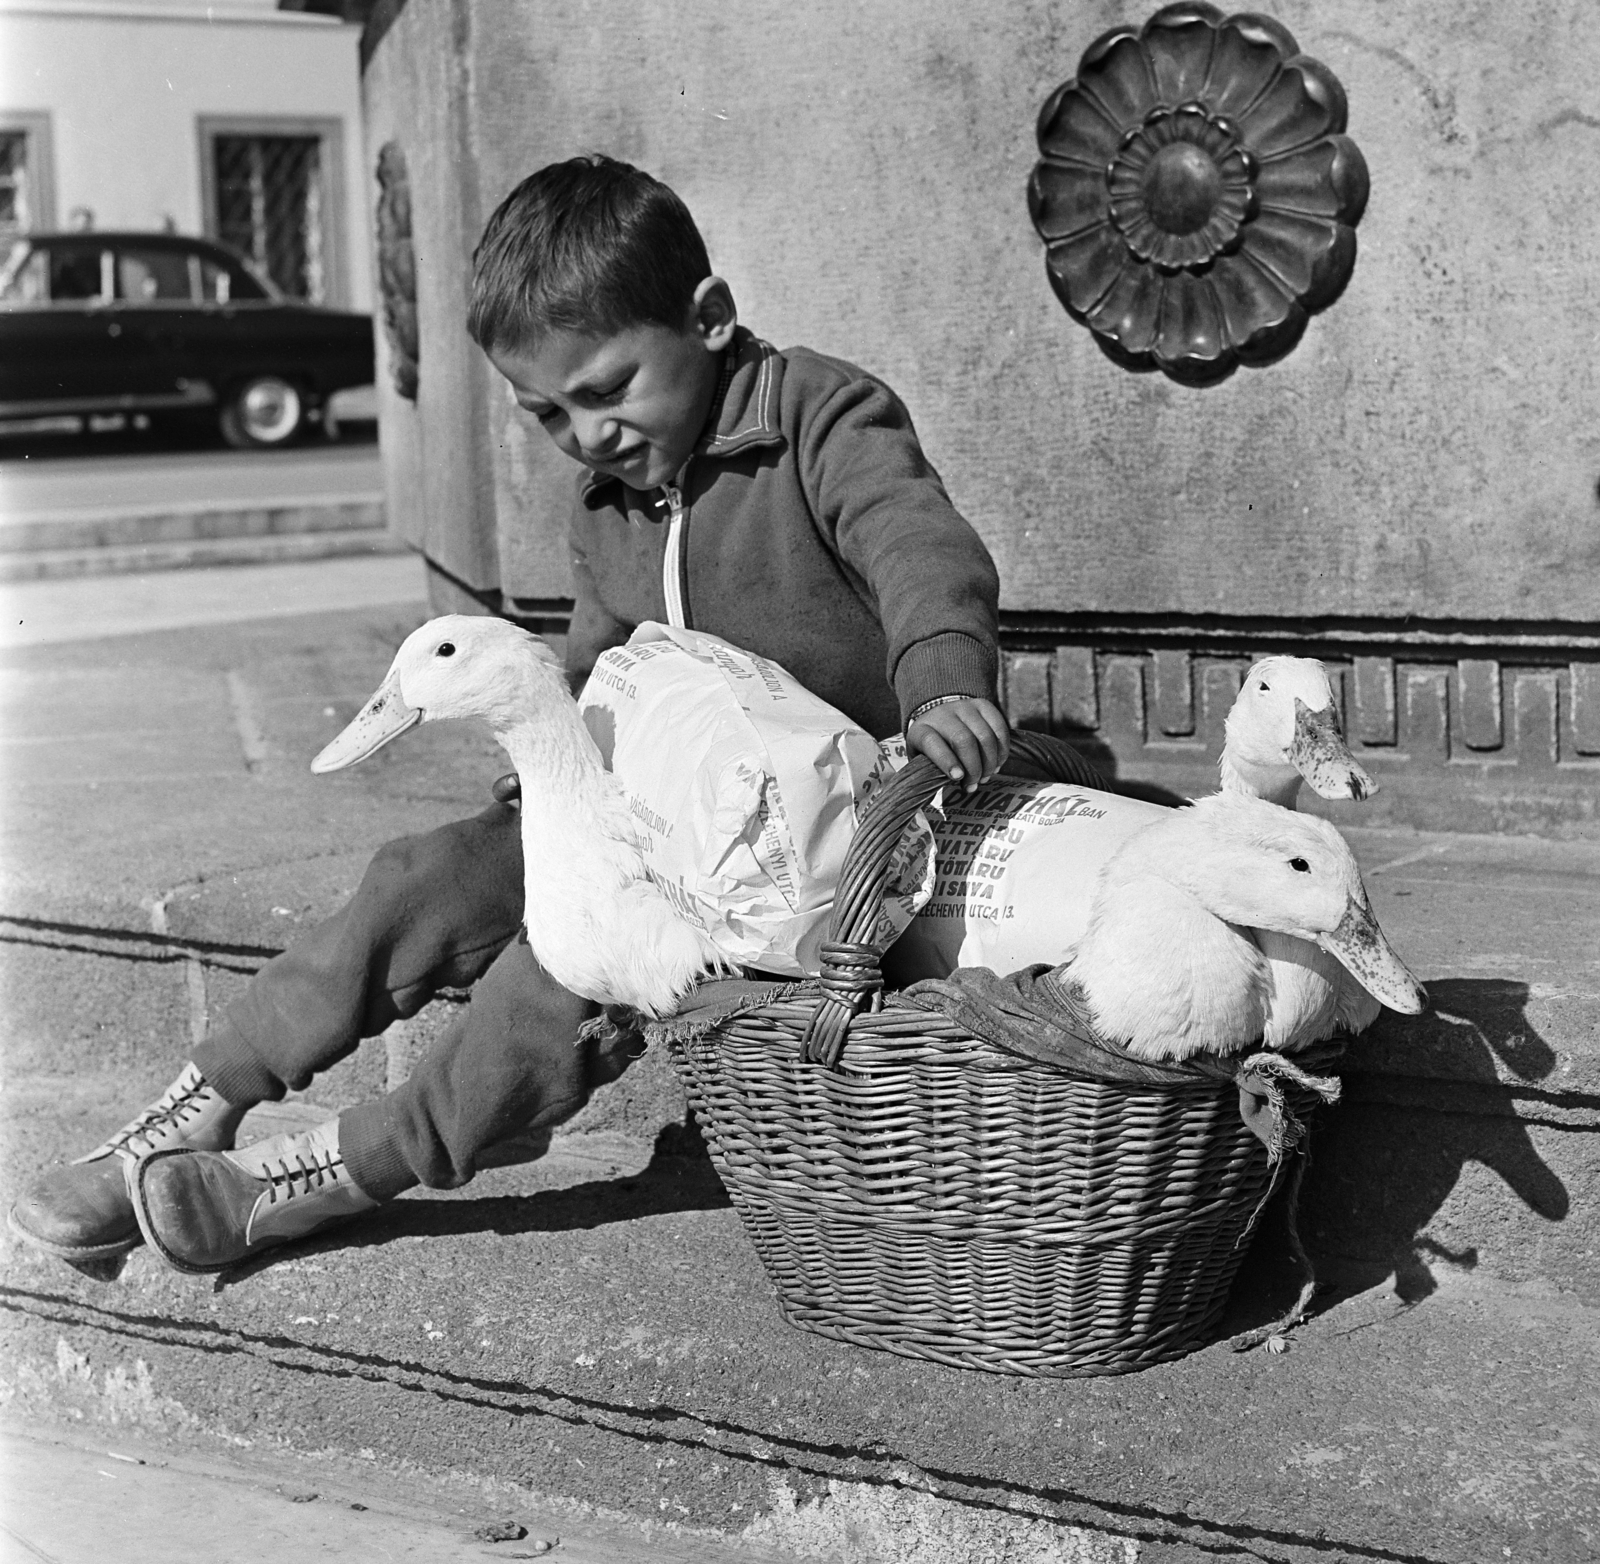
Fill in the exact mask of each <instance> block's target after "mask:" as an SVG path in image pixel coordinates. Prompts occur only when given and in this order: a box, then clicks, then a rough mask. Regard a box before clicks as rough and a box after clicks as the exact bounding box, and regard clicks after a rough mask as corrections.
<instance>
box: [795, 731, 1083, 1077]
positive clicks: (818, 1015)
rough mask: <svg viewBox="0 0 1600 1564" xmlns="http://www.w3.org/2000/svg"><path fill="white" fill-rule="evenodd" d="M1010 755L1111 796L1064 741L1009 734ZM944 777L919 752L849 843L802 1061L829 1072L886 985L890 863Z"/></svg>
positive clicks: (871, 808)
mask: <svg viewBox="0 0 1600 1564" xmlns="http://www.w3.org/2000/svg"><path fill="white" fill-rule="evenodd" d="M1011 753H1012V754H1013V755H1015V756H1017V757H1019V758H1021V759H1023V760H1027V761H1029V762H1030V763H1031V764H1033V765H1035V766H1037V767H1039V769H1040V770H1042V771H1043V772H1044V773H1045V774H1046V775H1047V776H1048V777H1049V778H1050V779H1051V780H1052V781H1053V782H1068V783H1076V784H1077V785H1078V786H1079V787H1092V788H1098V789H1100V791H1102V792H1107V793H1109V792H1112V791H1113V790H1114V789H1113V787H1112V784H1111V783H1110V782H1109V781H1108V780H1107V779H1106V778H1105V777H1104V776H1103V775H1102V774H1101V773H1100V771H1099V770H1098V769H1097V768H1096V767H1095V766H1093V765H1092V764H1091V763H1090V762H1089V761H1087V760H1085V759H1084V757H1083V756H1082V755H1080V754H1079V753H1078V752H1077V750H1075V749H1074V748H1073V747H1072V746H1071V745H1070V744H1067V743H1064V742H1063V741H1062V740H1061V739H1055V738H1051V737H1049V736H1048V735H1047V734H1043V733H1030V732H1027V731H1025V730H1021V729H1018V730H1014V731H1013V732H1012V734H1011ZM948 781H949V778H948V777H947V776H946V775H945V774H944V772H943V771H941V770H940V769H939V767H938V766H936V765H935V764H934V763H933V762H932V761H931V760H929V759H928V757H927V756H926V755H917V756H915V757H913V759H912V760H911V761H910V762H909V763H908V764H907V765H906V766H905V767H904V768H903V769H902V770H900V771H899V772H897V773H896V774H895V775H894V776H892V777H891V778H890V779H889V780H888V781H887V782H886V783H884V785H883V787H882V788H881V789H880V790H879V792H878V796H877V797H876V798H874V799H873V800H872V802H871V803H870V804H868V805H867V810H866V813H865V815H863V817H862V820H861V824H860V826H859V827H858V828H857V830H856V834H855V836H854V837H853V838H852V839H851V842H850V847H849V850H848V851H847V852H846V854H845V859H844V868H843V870H842V871H841V872H840V875H839V888H838V890H837V891H835V893H834V898H833V918H832V921H831V922H830V924H829V927H828V938H827V939H826V940H825V941H824V942H823V945H822V948H821V951H820V955H821V958H822V971H821V973H820V974H819V978H818V982H819V984H820V986H821V989H822V998H821V999H819V1000H818V1001H817V1008H816V1010H815V1011H814V1012H813V1013H812V1016H811V1020H810V1023H809V1024H808V1025H807V1027H806V1031H805V1035H804V1036H803V1037H802V1038H801V1039H800V1058H801V1059H802V1060H806V1061H810V1062H813V1063H816V1064H822V1065H826V1066H827V1067H828V1068H830V1069H831V1068H832V1067H833V1066H834V1065H836V1064H837V1063H838V1062H839V1055H840V1053H841V1052H842V1051H843V1049H844V1044H845V1038H846V1037H847V1036H848V1034H849V1031H850V1023H851V1022H852V1021H853V1020H854V1019H855V1018H856V1016H857V1015H858V1014H860V1012H861V1011H862V1010H863V1009H864V1008H865V1006H866V1004H867V1002H868V1001H869V1000H870V999H871V998H872V997H873V996H874V995H876V994H878V993H879V992H881V991H882V988H883V972H882V970H881V968H880V965H879V963H880V962H881V961H882V959H883V951H882V950H880V949H879V948H878V946H876V945H874V944H871V943H870V939H871V936H872V935H873V934H875V933H876V932H877V927H878V914H879V911H880V909H881V908H882V906H883V888H884V883H885V881H887V879H888V877H889V861H890V859H891V857H892V856H893V854H894V850H895V848H896V846H897V845H898V844H899V841H900V838H901V835H902V834H903V833H904V831H905V828H906V826H907V825H909V824H910V822H911V817H912V816H913V815H915V814H916V812H917V811H918V810H919V809H925V808H926V807H927V806H928V804H929V803H931V802H932V800H933V797H934V795H935V794H936V793H937V792H938V791H939V789H940V788H942V787H944V786H945V785H946V783H947V782H948Z"/></svg>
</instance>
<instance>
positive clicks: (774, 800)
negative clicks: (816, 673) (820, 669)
mask: <svg viewBox="0 0 1600 1564" xmlns="http://www.w3.org/2000/svg"><path fill="white" fill-rule="evenodd" d="M578 706H579V710H580V711H581V712H582V714H583V720H584V723H585V725H586V726H587V727H588V729H589V732H590V734H591V735H592V736H593V738H594V739H595V742H596V743H597V744H598V745H599V747H600V752H601V755H602V756H603V757H604V758H605V761H606V764H607V765H608V766H609V767H610V768H611V770H612V772H613V773H614V774H615V776H616V778H617V780H618V781H619V782H620V783H621V784H622V788H623V791H624V793H625V794H626V795H627V799H628V805H629V808H630V809H631V810H632V812H633V816H634V819H635V821H636V822H637V823H638V826H639V836H640V841H641V844H642V846H643V848H644V853H645V867H646V871H647V872H648V873H649V875H650V877H651V879H652V880H654V881H655V882H656V883H657V884H658V885H660V886H661V888H662V889H663V890H664V891H665V892H666V893H667V894H668V895H669V896H671V897H672V898H673V900H674V901H675V902H676V904H677V905H678V906H679V908H680V909H681V910H682V911H683V913H684V914H685V916H687V917H689V918H691V919H692V920H693V921H694V922H695V923H697V924H698V925H699V926H700V927H701V928H703V929H704V930H705V931H706V933H707V935H708V936H709V937H710V939H711V941H712V943H713V944H715V945H716V947H717V949H718V950H720V951H722V952H723V954H724V955H726V956H727V957H728V959H729V961H730V962H732V963H733V964H734V965H736V966H741V967H757V968H759V969H760V970H762V971H764V972H775V973H781V974H787V975H789V976H793V977H801V976H807V975H810V974H814V973H815V972H816V971H817V968H818V965H819V956H818V950H819V947H820V945H821V943H822V941H823V940H824V939H825V938H826V937H827V932H828V919H829V915H830V913H831V912H832V910H833V894H834V889H835V887H836V885H837V883H838V879H839V872H840V870H841V869H842V867H843V865H844V855H845V851H846V849H847V848H848V847H849V845H850V838H851V837H852V836H853V835H854V833H855V827H856V820H857V817H858V815H859V813H860V811H861V809H862V808H863V807H864V806H865V804H866V802H867V800H868V799H869V798H871V796H872V794H873V793H874V792H875V791H876V790H877V788H878V787H879V785H880V784H881V783H882V782H883V780H884V779H885V778H886V777H888V776H889V775H891V774H892V773H893V772H894V771H895V770H897V769H898V767H899V765H902V764H904V752H903V750H902V751H900V753H899V755H898V757H896V755H895V754H894V752H893V751H890V750H885V749H883V748H880V746H879V745H878V743H877V741H876V740H875V739H873V737H872V736H871V734H869V733H867V732H866V731H865V729H863V728H859V727H857V726H856V725H855V724H854V723H852V722H851V721H850V719H849V718H848V717H846V716H845V715H844V714H843V713H842V712H839V711H836V710H835V709H834V708H833V707H831V706H829V705H828V704H827V703H826V702H824V701H821V700H819V699H818V698H817V697H816V696H815V695H813V694H811V692H810V691H809V690H807V689H805V688H804V687H803V686H802V685H801V684H799V683H798V682H797V681H796V680H795V679H793V678H792V677H791V676H790V675H789V674H788V673H787V672H785V671H784V670H783V669H782V668H781V667H779V666H778V664H776V663H774V662H771V661H769V660H768V659H766V658H763V657H756V656H754V655H752V654H751V653H749V652H745V651H741V650H740V649H739V648H737V647H734V646H731V645H729V644H728V643H727V642H726V641H722V640H719V639H718V638H717V637H716V636H712V635H706V634H704V633H703V632H700V631H695V630H679V629H673V628H670V627H668V626H665V625H659V624H643V625H640V626H639V628H638V629H637V630H635V631H634V633H633V636H632V637H631V639H630V640H629V641H628V644H627V645H626V646H619V647H614V648H613V649H612V650H610V651H608V652H605V653H603V654H602V655H601V657H600V658H599V660H598V661H597V662H596V663H595V666H594V671H593V672H592V673H591V674H590V676H589V680H588V683H587V684H586V685H585V686H584V690H583V693H582V695H581V696H579V699H578ZM897 758H898V764H897ZM931 849H932V833H931V831H930V830H929V828H928V823H927V821H926V820H925V819H923V818H922V817H921V816H919V817H918V818H917V820H916V821H913V823H912V825H911V826H910V827H909V828H908V829H907V832H906V835H905V837H904V838H902V840H901V843H900V846H899V849H898V850H897V852H896V854H895V857H894V859H893V860H892V864H893V868H892V870H891V874H890V883H889V890H888V893H887V894H886V898H885V903H884V909H883V915H882V918H881V919H880V924H879V930H878V943H880V944H884V945H887V944H889V943H892V942H893V940H894V939H895V938H896V937H897V936H898V935H899V933H900V932H901V930H902V929H904V928H905V927H906V925H907V924H908V923H910V921H911V919H912V918H913V917H914V916H915V915H916V911H917V909H918V908H919V907H920V906H921V905H922V903H923V902H924V901H925V900H926V899H927V897H928V895H929V893H930V892H931V890H932V880H933V854H932V850H931Z"/></svg>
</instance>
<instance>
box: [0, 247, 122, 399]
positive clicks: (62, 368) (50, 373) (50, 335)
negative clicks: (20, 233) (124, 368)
mask: <svg viewBox="0 0 1600 1564" xmlns="http://www.w3.org/2000/svg"><path fill="white" fill-rule="evenodd" d="M24 247H25V248H24ZM111 289H112V276H111V259H110V252H109V251H108V250H106V249H104V248H103V247H102V246H101V245H99V244H98V243H96V242H94V241H80V240H76V239H74V240H71V241H64V242H60V243H57V242H55V241H51V242H48V243H40V242H37V241H33V240H27V239H23V240H19V241H18V248H17V249H14V250H13V252H12V254H11V256H10V257H8V259H7V263H6V266H5V269H4V272H3V273H0V416H9V417H28V416H32V415H37V414H47V413H51V412H87V411H92V410H94V409H95V408H97V407H102V406H104V405H106V402H107V398H108V396H113V395H114V394H115V393H114V392H112V391H110V390H109V389H108V387H109V386H110V385H112V384H114V382H115V381H116V379H117V378H118V377H117V375H116V374H115V372H114V371H112V370H111V369H110V368H109V365H108V361H111V360H119V361H120V360H121V359H123V358H124V356H125V355H123V353H122V352H121V347H120V342H119V340H118V339H119V337H120V335H121V332H120V328H119V329H118V330H116V331H113V330H112V327H113V326H114V325H115V324H116V323H115V321H114V320H113V319H112V317H111V316H110V315H109V314H108V313H107V311H106V310H105V308H104V305H105V303H106V301H107V299H108V298H109V295H110V293H111Z"/></svg>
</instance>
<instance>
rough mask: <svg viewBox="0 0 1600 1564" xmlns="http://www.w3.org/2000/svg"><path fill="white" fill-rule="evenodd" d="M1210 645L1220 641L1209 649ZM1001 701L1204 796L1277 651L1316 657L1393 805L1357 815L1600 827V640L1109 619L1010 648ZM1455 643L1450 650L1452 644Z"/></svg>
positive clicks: (1164, 784) (1146, 776)
mask: <svg viewBox="0 0 1600 1564" xmlns="http://www.w3.org/2000/svg"><path fill="white" fill-rule="evenodd" d="M1208 641H1209V642H1210V644H1207V642H1208ZM1005 642H1006V655H1005V659H1004V663H1005V691H1004V695H1005V702H1006V706H1007V710H1008V712H1009V714H1010V716H1011V720H1012V721H1013V722H1014V723H1016V724H1017V725H1018V726H1021V727H1029V728H1039V729H1046V730H1048V731H1051V732H1054V733H1058V734H1060V735H1061V736H1062V737H1064V738H1067V739H1071V740H1074V741H1076V742H1077V743H1079V744H1080V745H1081V746H1082V747H1083V748H1084V749H1085V750H1086V751H1087V752H1088V753H1090V754H1091V755H1093V756H1094V757H1095V758H1096V759H1098V760H1099V761H1101V762H1102V763H1103V764H1106V765H1108V766H1110V767H1112V768H1113V769H1114V770H1115V772H1116V774H1117V775H1118V776H1119V777H1121V778H1124V779H1129V780H1134V781H1138V782H1143V783H1147V784H1150V785H1153V786H1156V787H1160V788H1163V789H1165V790H1167V791H1170V792H1173V793H1176V794H1183V795H1194V794H1197V793H1200V792H1206V791H1209V790H1210V789H1211V788H1213V787H1214V786H1215V785H1216V761H1217V756H1218V755H1219V754H1220V753H1221V750H1222V742H1223V726H1222V725H1223V720H1224V718H1225V717H1226V716H1227V712H1228V708H1229V706H1230V705H1232V703H1233V698H1234V696H1235V695H1236V694H1237V693H1238V689H1239V685H1240V682H1241V680H1242V678H1243V676H1244V672H1245V670H1246V668H1248V667H1249V665H1250V663H1251V662H1252V661H1253V660H1254V658H1256V657H1258V656H1264V655H1266V654H1267V653H1269V652H1274V651H1280V652H1293V653H1298V654H1301V655H1307V656H1315V657H1320V658H1321V659H1322V661H1323V662H1324V663H1325V664H1326V665H1327V667H1328V672H1329V675H1330V677H1331V679H1332V682H1333V688H1334V695H1335V700H1336V701H1337V703H1338V705H1339V708H1340V713H1341V718H1342V721H1343V723H1344V728H1345V734H1346V737H1347V738H1348V739H1349V741H1350V745H1351V748H1352V749H1353V750H1354V752H1355V753H1356V755H1357V756H1358V757H1359V758H1360V760H1361V762H1362V764H1363V765H1365V766H1366V767H1367V768H1368V769H1369V770H1370V771H1371V772H1372V773H1373V775H1374V776H1376V777H1377V778H1378V779H1379V781H1380V783H1382V784H1383V791H1382V792H1381V793H1380V794H1379V796H1378V799H1377V800H1376V801H1375V802H1374V804H1372V805H1370V806H1369V805H1364V806H1362V810H1361V812H1360V815H1359V816H1358V815H1355V814H1352V815H1350V817H1349V818H1350V820H1351V821H1352V823H1353V822H1354V821H1356V820H1357V819H1358V818H1365V819H1368V820H1372V821H1374V822H1376V821H1377V820H1378V819H1380V818H1381V819H1387V820H1400V821H1404V822H1407V823H1410V824H1413V825H1419V826H1424V827H1431V828H1433V829H1438V830H1481V831H1491V830H1514V829H1549V828H1552V827H1571V826H1581V825H1584V824H1585V823H1600V637H1597V636H1594V635H1592V634H1590V635H1585V634H1583V633H1581V632H1577V633H1574V634H1571V635H1559V634H1549V635H1540V634H1531V635H1528V636H1523V637H1517V636H1512V635H1506V636H1504V637H1503V638H1502V639H1501V640H1500V641H1498V642H1496V641H1493V640H1490V639H1489V637H1488V636H1487V635H1483V634H1478V633H1474V632H1471V631H1461V632H1457V633H1455V634H1454V635H1446V634H1440V635H1437V636H1431V637H1430V636H1424V637H1419V638H1418V639H1415V640H1411V641H1409V642H1408V641H1407V640H1406V639H1405V638H1404V631H1403V630H1402V629H1401V628H1400V627H1395V628H1394V629H1393V630H1391V631H1390V632H1389V633H1388V635H1387V637H1386V636H1385V634H1384V632H1383V631H1382V630H1381V629H1378V628H1373V629H1369V630H1365V631H1360V632H1356V631H1351V632H1348V633H1346V634H1344V635H1341V634H1340V633H1339V632H1338V631H1334V632H1332V633H1329V634H1327V635H1325V636H1316V637H1311V636H1307V635H1306V634H1305V633H1304V632H1303V631H1302V632H1300V633H1296V631H1295V630H1294V628H1293V627H1288V626H1277V627H1275V626H1272V625H1270V624H1266V623H1263V624H1259V625H1255V626H1247V625H1243V624H1241V625H1239V626H1237V627H1233V628H1231V629H1230V628H1228V627H1221V628H1219V627H1214V626H1213V627H1207V628H1206V630H1205V631H1203V632H1202V633H1201V634H1198V635H1197V634H1196V633H1195V631H1194V629H1193V628H1192V627H1184V628H1177V627H1175V628H1173V629H1172V630H1168V631H1163V630H1162V629H1160V628H1157V627H1151V626H1136V625H1129V626H1127V627H1124V628H1121V629H1119V628H1118V627H1117V626H1116V625H1115V624H1113V623H1109V622H1103V624H1102V628H1101V629H1100V630H1099V631H1098V633H1097V632H1096V631H1094V630H1092V629H1088V628H1087V627H1079V626H1065V625H1064V626H1062V627H1060V628H1059V629H1057V630H1056V631H1055V632H1054V633H1051V631H1050V630H1049V629H1048V628H1047V627H1046V626H1044V625H1033V626H1029V627H1028V628H1026V629H1020V628H1019V627H1017V626H1015V625H1013V626H1011V627H1009V628H1008V630H1007V632H1006V635H1005ZM1452 643H1453V644H1452Z"/></svg>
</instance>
